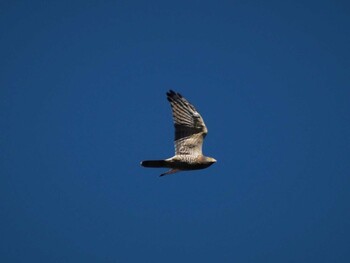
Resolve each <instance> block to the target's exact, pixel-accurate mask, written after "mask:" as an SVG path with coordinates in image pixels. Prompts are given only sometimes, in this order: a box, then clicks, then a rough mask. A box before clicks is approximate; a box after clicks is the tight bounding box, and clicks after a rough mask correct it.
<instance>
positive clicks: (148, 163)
mask: <svg viewBox="0 0 350 263" xmlns="http://www.w3.org/2000/svg"><path fill="white" fill-rule="evenodd" d="M141 165H142V166H143V167H153V168H160V167H168V166H167V161H165V160H152V161H142V162H141Z"/></svg>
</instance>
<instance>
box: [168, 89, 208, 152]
mask: <svg viewBox="0 0 350 263" xmlns="http://www.w3.org/2000/svg"><path fill="white" fill-rule="evenodd" d="M167 98H168V101H169V102H170V105H171V108H172V114H173V121H174V126H175V141H174V144H175V154H176V155H201V154H202V145H203V140H204V137H205V135H206V134H207V133H208V129H207V127H206V126H205V123H204V121H203V118H202V117H201V115H200V114H199V113H198V112H197V110H196V109H195V107H194V106H193V105H192V104H190V103H189V102H188V101H187V100H186V99H185V98H184V97H182V95H181V94H180V93H176V92H174V91H172V90H170V91H169V92H167Z"/></svg>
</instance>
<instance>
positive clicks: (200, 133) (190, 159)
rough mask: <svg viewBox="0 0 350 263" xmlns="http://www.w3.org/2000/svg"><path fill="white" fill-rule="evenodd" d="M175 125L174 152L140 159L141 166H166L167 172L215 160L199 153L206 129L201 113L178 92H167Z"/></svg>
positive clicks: (209, 163) (195, 168) (196, 168)
mask: <svg viewBox="0 0 350 263" xmlns="http://www.w3.org/2000/svg"><path fill="white" fill-rule="evenodd" d="M166 95H167V99H168V101H169V102H170V105H171V109H172V113H173V120H174V126H175V141H174V146H175V156H173V157H171V158H168V159H165V160H149V161H142V162H141V165H142V166H143V167H153V168H170V170H169V171H167V172H166V173H163V174H161V175H160V176H164V175H167V174H172V173H176V172H179V171H186V170H198V169H204V168H207V167H209V166H210V165H212V164H213V163H216V160H215V159H214V158H211V157H207V156H204V155H203V154H202V145H203V140H204V138H205V136H206V135H207V133H208V129H207V127H206V126H205V123H204V121H203V119H202V117H201V115H200V114H199V113H198V112H197V110H196V109H195V108H194V106H193V105H191V104H190V103H189V102H188V101H187V100H186V99H185V98H184V97H182V95H181V94H180V93H176V92H174V91H172V90H169V92H167V94H166Z"/></svg>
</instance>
